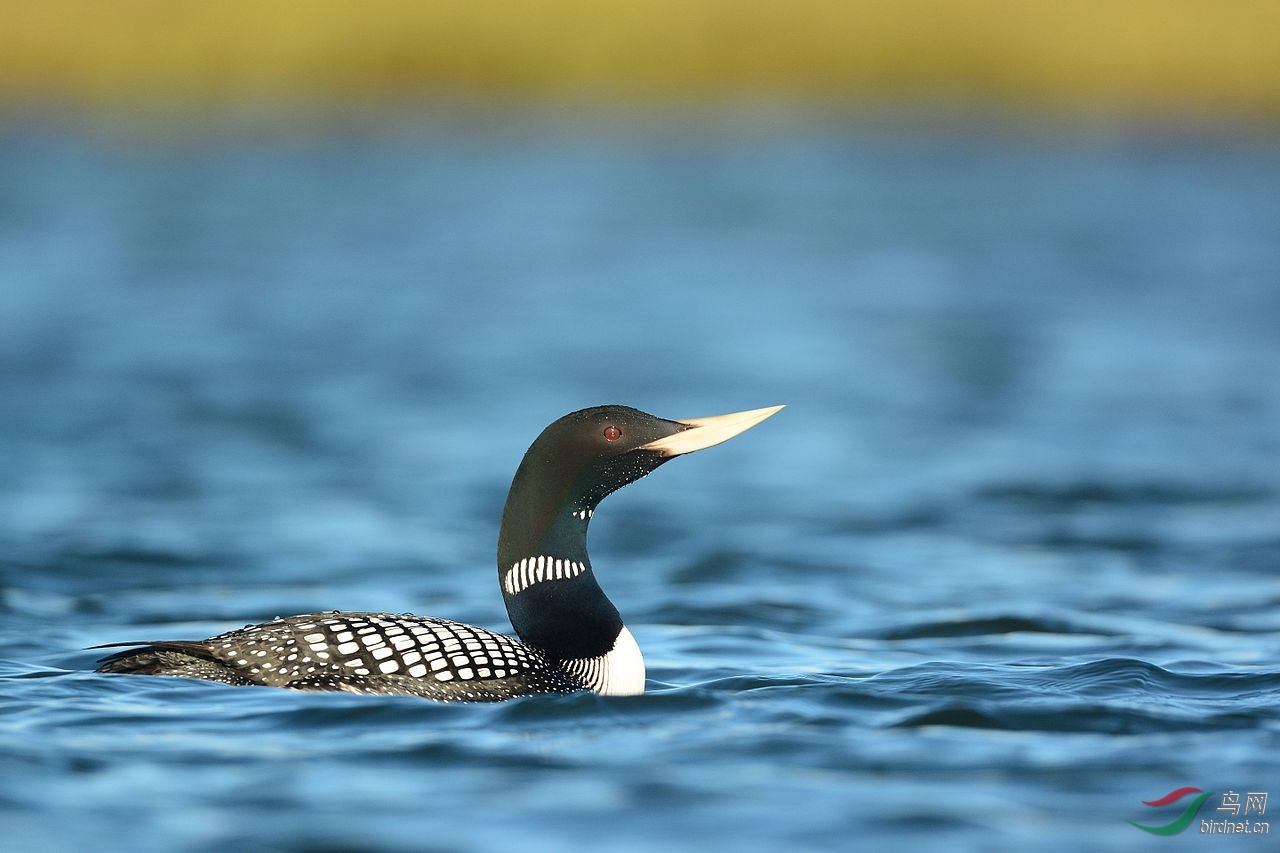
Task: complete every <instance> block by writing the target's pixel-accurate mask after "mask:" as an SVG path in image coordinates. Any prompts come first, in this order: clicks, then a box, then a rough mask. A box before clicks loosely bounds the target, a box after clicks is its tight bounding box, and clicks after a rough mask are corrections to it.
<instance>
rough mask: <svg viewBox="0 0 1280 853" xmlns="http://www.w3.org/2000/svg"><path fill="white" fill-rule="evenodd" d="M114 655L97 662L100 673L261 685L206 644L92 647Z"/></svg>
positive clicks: (169, 642) (160, 642)
mask: <svg viewBox="0 0 1280 853" xmlns="http://www.w3.org/2000/svg"><path fill="white" fill-rule="evenodd" d="M125 646H127V647H129V648H125V650H124V651H120V652H115V653H114V654H110V655H107V656H106V657H104V658H100V659H99V660H98V669H97V671H98V672H114V673H120V674H124V675H176V676H181V677H184V678H199V679H203V680H205V681H220V682H222V683H223V684H239V685H246V684H262V682H261V681H257V680H256V679H253V678H250V677H248V676H246V675H245V674H244V673H242V672H238V671H237V670H234V669H232V668H231V667H228V666H226V665H225V664H223V663H222V662H221V661H219V660H217V659H216V658H215V657H214V656H213V653H212V651H211V650H210V649H209V647H208V646H206V645H205V644H204V643H200V642H191V641H189V640H157V641H149V642H133V643H103V644H102V645H100V646H90V648H94V649H110V648H119V647H125Z"/></svg>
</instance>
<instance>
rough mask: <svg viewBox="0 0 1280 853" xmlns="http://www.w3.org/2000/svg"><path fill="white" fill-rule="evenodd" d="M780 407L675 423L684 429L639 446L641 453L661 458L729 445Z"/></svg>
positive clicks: (776, 411)
mask: <svg viewBox="0 0 1280 853" xmlns="http://www.w3.org/2000/svg"><path fill="white" fill-rule="evenodd" d="M782 408H783V407H782V406H768V407H766V408H763V409H752V410H750V411H748V412H734V413H733V414H731V415H716V416H715V417H711V418H690V419H689V420H687V421H676V423H678V424H682V425H683V426H684V427H685V428H684V429H682V430H681V431H680V432H678V433H676V434H675V435H668V436H666V437H665V438H659V439H657V440H656V441H651V442H649V443H648V444H642V445H640V448H639V449H640V450H652V451H653V452H655V453H657V454H659V455H661V456H664V457H670V456H680V455H682V454H685V453H692V452H693V451H695V450H703V449H705V448H708V447H714V446H715V445H717V444H719V443H720V442H722V441H728V440H729V439H731V438H733V437H734V436H735V435H737V434H738V433H740V432H746V431H747V430H749V429H751V428H752V427H753V426H755V425H756V424H758V423H760V422H761V421H762V420H764V419H765V418H767V417H770V416H772V415H775V414H777V413H778V411H779V410H781V409H782Z"/></svg>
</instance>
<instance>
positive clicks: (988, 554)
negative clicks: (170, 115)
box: [0, 111, 1280, 853]
mask: <svg viewBox="0 0 1280 853" xmlns="http://www.w3.org/2000/svg"><path fill="white" fill-rule="evenodd" d="M1278 234H1280V146H1278V145H1276V143H1275V137H1274V136H1273V135H1268V134H1267V133H1258V132H1249V133H1240V134H1235V133H1232V132H1230V131H1223V130H1219V131H1212V132H1209V131H1195V132H1188V131H1185V130H1178V129H1176V128H1152V129H1145V130H1144V129H1140V128H1139V129H1134V128H1127V129H1126V128H1115V127H1107V126H1098V127H1095V128H1093V129H1085V130H1081V129H1072V128H1067V127H1063V126H1061V125H1057V126H1054V127H1052V128H1043V129H1042V128H1037V127H1035V126H1031V125H1027V124H1015V123H1008V124H1002V123H1000V122H994V123H991V124H988V125H986V126H978V125H965V126H937V125H933V124H930V123H927V122H924V123H922V122H912V121H903V122H893V121H885V120H871V119H866V118H861V119H860V118H859V117H856V116H853V117H847V118H838V117H837V118H832V117H817V116H813V115H807V114H804V113H803V112H800V113H779V114H777V115H773V116H769V115H766V116H764V117H763V118H761V117H756V118H751V117H746V116H743V115H725V116H719V117H717V116H711V117H702V118H698V119H693V118H690V117H685V118H683V119H680V118H677V119H670V118H663V119H654V120H621V119H619V118H617V117H614V118H604V119H599V120H591V121H583V120H580V119H576V120H572V121H568V120H564V118H563V117H560V118H556V117H550V118H548V117H539V116H530V115H525V116H519V117H513V116H510V115H504V114H502V113H500V112H495V113H468V112H465V111H464V112H458V113H456V114H455V113H452V112H447V113H444V114H441V115H426V116H419V117H405V116H404V115H399V116H394V115H388V116H371V117H367V118H366V119H364V120H362V121H361V122H358V123H348V124H339V123H332V122H324V121H311V122H306V121H304V122H300V123H299V124H298V125H297V126H294V127H280V126H278V125H277V126H274V127H271V128H269V129H264V128H263V127H262V126H261V125H259V124H257V123H256V122H254V121H252V120H231V119H229V120H227V121H223V122H213V123H210V124H207V125H188V126H184V127H175V126H173V125H166V124H164V123H148V122H146V121H142V122H139V123H138V124H133V125H127V124H126V125H118V126H110V125H106V126H104V125H86V124H78V123H66V122H64V123H57V122H50V121H48V120H37V119H34V118H33V119H28V120H18V119H13V118H11V119H10V120H8V121H7V123H6V125H5V127H4V130H3V131H2V132H0V460H2V461H0V658H3V660H2V661H0V682H2V683H0V828H2V833H3V837H4V844H3V846H4V849H5V850H6V851H83V850H97V851H114V850H120V851H125V850H127V851H138V852H139V853H147V851H174V850H182V851H226V850H329V851H338V850H379V851H381V850H387V851H392V850H397V851H399V850H404V851H410V850H415V851H416V850H463V851H465V850H491V849H497V848H519V849H524V850H532V851H543V850H545V851H556V850H565V849H570V847H571V846H580V847H589V848H592V849H599V850H610V851H613V850H617V851H631V850H649V849H654V848H655V847H658V846H659V845H661V846H663V847H666V848H670V849H677V850H686V849H688V850H696V849H706V848H707V846H708V845H719V846H721V847H723V848H725V849H732V850H749V851H750V850H762V851H763V850H783V849H786V850H828V849H831V850H834V849H857V848H864V849H885V848H887V847H889V846H890V845H892V846H893V847H895V848H898V849H904V850H910V849H920V850H925V849H928V850H959V851H964V850H997V849H1010V848H1027V847H1031V846H1033V845H1034V846H1035V847H1036V848H1037V849H1039V850H1045V851H1056V850H1063V851H1067V850H1071V851H1075V850H1081V849H1121V850H1123V849H1135V850H1136V849H1152V848H1153V847H1156V846H1160V845H1164V846H1165V847H1167V848H1168V849H1187V848H1189V847H1191V846H1194V845H1196V844H1203V845H1206V846H1205V849H1208V847H1209V846H1214V848H1215V849H1241V850H1245V849H1248V850H1255V849H1256V850H1261V849H1266V848H1267V847H1268V846H1269V845H1273V844H1274V842H1273V841H1270V839H1269V838H1268V837H1256V836H1255V837H1231V838H1223V837H1219V838H1216V839H1213V840H1211V841H1210V840H1205V839H1203V838H1202V837H1200V836H1198V835H1197V832H1196V829H1195V827H1194V826H1193V828H1192V829H1190V830H1188V831H1187V832H1186V833H1185V834H1184V835H1181V836H1175V837H1173V838H1168V839H1161V838H1157V837H1154V836H1151V835H1148V834H1146V833H1143V832H1141V831H1139V830H1137V829H1134V828H1133V827H1132V826H1130V825H1129V824H1128V823H1127V822H1126V821H1128V820H1134V821H1137V822H1139V823H1147V824H1163V823H1167V822H1169V821H1170V820H1172V819H1173V818H1175V817H1176V816H1177V815H1178V814H1180V813H1181V810H1182V807H1184V806H1185V805H1186V803H1187V802H1188V801H1187V800H1184V801H1182V802H1180V803H1179V804H1177V805H1173V806H1167V807H1164V808H1151V807H1147V806H1144V805H1142V803H1141V801H1142V800H1152V799H1155V798H1157V797H1160V796H1162V795H1164V794H1165V793H1167V792H1169V791H1171V790H1173V789H1175V788H1178V787H1182V786H1195V787H1199V788H1202V789H1204V790H1206V791H1214V792H1217V793H1216V794H1215V796H1213V797H1211V798H1210V799H1209V801H1208V802H1207V804H1206V805H1205V806H1204V808H1203V809H1202V811H1201V813H1200V817H1209V818H1212V819H1223V818H1225V817H1226V815H1225V814H1223V813H1220V812H1217V811H1216V808H1217V807H1218V806H1219V805H1221V793H1222V792H1226V791H1235V792H1241V793H1243V792H1247V791H1253V792H1270V793H1271V794H1272V795H1273V796H1277V795H1280V791H1277V789H1280V662H1278V661H1280V465H1278V464H1277V459H1278V458H1280V239H1278V238H1277V235H1278ZM604 402H622V403H627V404H630V405H634V406H638V407H640V408H643V409H646V410H648V411H651V412H654V413H656V414H659V415H662V416H666V417H691V416H700V415H712V414H720V413H723V412H729V411H736V410H739V409H746V408H754V407H759V406H766V405H773V404H776V403H786V404H788V408H787V409H786V410H785V411H783V412H782V413H781V414H779V415H778V416H776V417H775V418H773V419H772V420H770V421H768V422H767V423H765V424H762V425H761V426H760V427H758V428H756V429H755V430H752V431H751V432H750V433H747V434H745V435H743V436H741V437H740V438H738V439H735V440H734V441H732V442H730V443H728V444H725V445H723V446H721V447H717V448H715V449H714V450H709V451H707V452H705V453H699V454H696V455H694V456H691V457H689V458H687V459H680V460H677V461H675V462H673V463H672V464H670V465H667V466H666V467H664V468H663V469H662V470H661V471H660V472H658V473H656V474H655V475H654V476H652V477H650V478H648V479H646V480H644V481H642V482H640V483H638V484H636V485H634V486H631V487H629V488H627V489H625V490H624V491H622V492H620V493H619V494H617V495H615V496H614V497H611V498H610V499H609V500H608V501H607V502H606V503H605V504H604V505H603V506H602V508H601V511H600V512H599V513H598V514H597V516H596V518H595V521H594V523H593V525H592V531H591V546H592V554H593V561H594V562H595V564H596V568H597V572H598V574H599V576H600V578H601V582H602V584H603V585H604V586H605V588H606V590H607V591H608V592H609V594H610V595H611V597H612V598H613V600H614V601H615V603H616V604H617V605H618V607H619V609H620V610H621V611H622V613H623V616H624V618H625V619H626V620H627V622H628V624H629V626H630V627H631V630H632V632H633V633H634V635H635V636H636V638H637V640H638V641H639V643H640V645H641V647H642V648H643V649H644V651H645V654H646V657H647V660H648V663H649V674H650V681H649V690H648V693H647V694H646V695H645V696H643V697H636V698H623V699H618V698H615V699H606V698H602V697H597V696H592V695H574V696H564V697H532V698H527V699H521V700H517V701H513V702H510V703H506V704H500V705H437V704H432V703H429V702H426V701H423V700H416V699H406V698H383V697H357V696H346V695H307V694H295V693H290V692H287V691H275V690H268V689H256V688H231V687H226V686H222V685H216V684H207V683H201V682H192V681H184V680H179V679H143V678H129V677H124V676H103V675H96V674H93V673H92V672H91V670H92V668H93V662H94V660H95V658H96V657H97V653H95V652H91V651H86V650H85V647H87V646H89V645H92V644H94V643H104V642H112V641H119V640H128V639H147V638H200V637H205V636H209V635H212V634H214V633H217V632H220V631H223V630H227V629H229V628H233V627H239V626H240V625H243V624H245V623H248V622H254V621H259V620H262V619H266V618H269V617H272V616H275V615H278V614H289V613H302V612H308V611H314V610H321V609H332V608H341V609H350V610H387V611H397V612H399V611H413V612H416V613H425V614H429V615H436V616H444V617H448V618H453V619H460V620H463V621H468V622H472V623H476V624H480V625H483V626H486V627H490V628H497V629H507V628H508V627H509V626H508V625H507V623H506V617H505V612H504V610H503V607H502V602H501V598H500V595H499V592H498V588H497V578H496V570H495V567H494V548H495V541H496V535H497V521H498V517H499V515H500V512H501V507H502V501H503V498H504V496H505V491H506V487H507V485H508V483H509V481H510V477H511V474H512V473H513V471H514V469H515V466H516V464H517V462H518V461H519V459H520V456H521V454H522V453H523V451H524V449H525V448H526V447H527V446H528V444H529V442H530V441H532V439H533V437H534V436H535V435H536V434H537V432H538V431H539V430H540V429H541V428H542V427H543V426H544V425H545V424H546V423H548V422H550V421H551V420H553V419H555V418H556V417H558V416H559V415H561V414H563V413H565V412H568V411H570V410H573V409H576V408H580V407H583V406H587V405H593V404H597V403H604ZM1277 808H1280V803H1272V805H1271V810H1275V809H1277ZM1251 817H1252V819H1254V820H1257V819H1258V815H1256V814H1254V815H1252V816H1251ZM1264 819H1265V818H1264ZM1276 832H1280V828H1278V829H1277V830H1276Z"/></svg>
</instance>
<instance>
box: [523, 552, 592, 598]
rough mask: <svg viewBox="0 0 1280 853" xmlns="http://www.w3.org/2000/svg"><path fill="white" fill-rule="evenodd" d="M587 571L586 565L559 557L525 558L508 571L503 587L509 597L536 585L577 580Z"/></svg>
mask: <svg viewBox="0 0 1280 853" xmlns="http://www.w3.org/2000/svg"><path fill="white" fill-rule="evenodd" d="M586 570H587V567H586V564H584V563H579V562H577V561H576V560H562V559H560V558H559V557H546V556H543V557H525V558H524V559H523V560H521V561H520V562H518V563H516V564H514V565H513V566H512V567H511V568H510V569H508V570H507V572H506V574H505V575H503V578H502V587H503V589H505V590H506V591H507V594H508V595H515V594H516V593H517V592H523V591H524V590H526V589H528V588H529V587H531V586H533V585H534V584H535V583H542V582H543V581H552V580H556V581H559V580H566V579H568V578H576V577H577V576H578V575H580V574H582V573H583V572H585V571H586Z"/></svg>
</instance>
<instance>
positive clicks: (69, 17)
mask: <svg viewBox="0 0 1280 853" xmlns="http://www.w3.org/2000/svg"><path fill="white" fill-rule="evenodd" d="M3 18H4V25H3V26H2V27H0V101H3V102H6V103H7V104H8V105H9V106H11V107H12V106H13V105H15V104H24V103H27V104H29V103H31V102H36V103H43V102H48V101H50V100H52V101H54V102H63V103H70V104H75V105H92V106H101V105H108V106H118V105H121V104H129V103H133V104H137V103H142V104H154V103H166V102H169V103H171V102H188V101H191V102H194V103H196V104H199V105H206V104H210V103H213V102H220V101H230V102H233V103H237V102H255V101H263V100H267V101H293V102H297V103H308V102H318V103H321V104H337V105H339V106H341V105H344V104H350V103H365V102H368V101H370V100H379V99H384V98H385V99H403V98H405V97H410V98H414V97H420V96H426V97H437V96H446V97H457V96H463V97H465V96H470V95H473V94H482V95H486V96H498V97H506V98H535V99H538V98H553V99H576V98H587V99H614V98H623V99H655V100H659V101H665V100H672V99H677V100H680V99H692V100H695V101H696V100H702V99H709V98H722V97H734V96H741V95H766V96H778V97H786V98H794V97H796V96H800V97H813V98H837V99H840V100H845V101H853V102H864V101H865V102H873V103H874V102H879V101H892V102H899V101H901V100H902V99H903V98H923V99H927V100H928V101H930V102H937V101H941V102H954V103H959V104H965V103H970V102H975V101H977V102H991V103H995V104H998V105H1001V106H1006V107H1011V108H1023V107H1032V108H1037V107H1041V106H1050V107H1055V108H1062V107H1065V108H1068V109H1074V108H1077V107H1080V106H1087V107H1089V108H1091V109H1094V108H1096V109H1102V110H1106V111H1114V112H1129V111H1139V112H1141V113H1144V114H1149V113H1153V112H1154V113H1169V112H1174V113H1182V114H1189V113H1194V114H1197V115H1209V116H1214V115H1243V116H1249V117H1257V116H1272V115H1274V114H1275V113H1276V112H1277V110H1278V109H1280V49H1278V48H1277V44H1278V43H1280V3H1276V2H1274V0H1231V2H1213V0H1118V2H1106V0H1078V2H1072V3H1050V2H1033V0H847V1H846V2H835V1H834V0H798V2H791V3H774V2H758V0H756V1H755V2H753V0H745V2H743V0H736V2H730V0H690V2H671V0H646V2H644V3H617V2H614V3H598V2H586V0H547V2H540V3H536V4H512V3H502V2H492V0H469V2H458V1H457V0H440V1H439V2H430V3H421V2H411V0H371V2H365V3H334V2H313V3H305V4H304V3H292V2H281V0H258V1H257V2H242V0H230V1H229V2H204V1H203V0H202V1H201V2H191V1H190V0H177V1H176V2H175V0H116V2H95V1H94V0H51V2H42V3H25V2H7V3H5V4H4V6H3Z"/></svg>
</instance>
